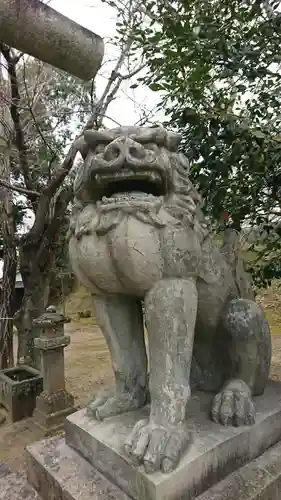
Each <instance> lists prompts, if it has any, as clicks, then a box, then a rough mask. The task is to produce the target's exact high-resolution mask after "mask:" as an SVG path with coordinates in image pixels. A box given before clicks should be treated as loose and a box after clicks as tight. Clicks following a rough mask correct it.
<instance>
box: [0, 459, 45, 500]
mask: <svg viewBox="0 0 281 500" xmlns="http://www.w3.org/2000/svg"><path fill="white" fill-rule="evenodd" d="M23 499H24V500H40V498H39V495H38V494H37V492H36V491H35V490H34V489H33V488H32V486H31V485H30V484H28V482H27V479H26V476H25V474H24V473H23V472H11V471H10V470H9V468H8V466H7V465H6V464H5V462H0V500H23Z"/></svg>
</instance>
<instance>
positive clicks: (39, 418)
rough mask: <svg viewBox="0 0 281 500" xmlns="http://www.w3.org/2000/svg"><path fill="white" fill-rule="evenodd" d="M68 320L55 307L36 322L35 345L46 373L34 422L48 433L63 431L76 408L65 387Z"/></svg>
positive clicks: (44, 373) (37, 402) (43, 372)
mask: <svg viewBox="0 0 281 500" xmlns="http://www.w3.org/2000/svg"><path fill="white" fill-rule="evenodd" d="M67 321H68V320H67V319H66V318H65V317H64V316H63V315H62V314H58V313H56V312H55V310H54V309H51V310H49V311H47V312H46V313H45V314H43V315H42V316H40V317H39V318H37V319H36V320H35V321H34V323H36V325H37V326H38V327H40V330H41V334H40V337H38V338H36V339H34V346H35V348H36V349H38V351H39V352H40V358H41V361H40V365H41V372H42V375H43V392H42V393H41V394H40V395H39V396H38V397H37V399H36V409H35V411H34V421H35V423H36V424H37V425H38V426H40V428H41V429H43V430H44V432H45V435H51V434H53V433H55V432H57V431H58V430H60V429H61V428H62V427H63V424H64V419H65V417H66V416H67V415H69V414H70V413H72V412H73V411H74V410H75V407H74V398H73V396H72V395H71V394H69V393H68V392H67V391H66V389H65V375H64V348H65V347H66V346H68V345H69V343H70V337H69V336H67V335H64V323H66V322H67Z"/></svg>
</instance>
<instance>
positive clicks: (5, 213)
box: [0, 60, 17, 369]
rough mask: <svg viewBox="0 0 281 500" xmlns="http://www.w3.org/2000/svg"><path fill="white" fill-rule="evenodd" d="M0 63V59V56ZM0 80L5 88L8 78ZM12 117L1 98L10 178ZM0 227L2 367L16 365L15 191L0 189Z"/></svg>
mask: <svg viewBox="0 0 281 500" xmlns="http://www.w3.org/2000/svg"><path fill="white" fill-rule="evenodd" d="M0 63H1V60H0ZM0 84H1V87H2V89H3V91H4V90H5V86H6V85H5V82H4V81H3V80H2V78H1V69H0ZM10 136H11V118H10V113H9V109H8V107H7V106H6V105H5V104H4V102H3V101H2V106H1V102H0V176H1V178H2V179H4V180H5V181H7V182H10ZM0 231H1V236H2V238H3V261H4V266H3V279H2V288H1V290H0V369H4V368H7V367H10V366H13V363H14V356H13V321H12V306H13V300H14V293H15V281H16V269H17V254H16V241H15V225H14V217H13V200H12V195H11V193H10V192H9V191H8V190H7V189H4V188H3V189H0Z"/></svg>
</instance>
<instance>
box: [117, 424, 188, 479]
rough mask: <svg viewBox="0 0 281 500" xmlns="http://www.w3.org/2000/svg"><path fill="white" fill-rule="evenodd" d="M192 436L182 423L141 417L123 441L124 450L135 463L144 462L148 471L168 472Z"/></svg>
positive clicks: (175, 465)
mask: <svg viewBox="0 0 281 500" xmlns="http://www.w3.org/2000/svg"><path fill="white" fill-rule="evenodd" d="M191 437H192V435H191V434H190V432H189V431H188V430H187V428H186V426H185V425H184V424H181V425H179V426H177V427H173V428H172V427H164V426H157V425H155V424H151V423H149V421H148V420H140V421H139V422H138V423H137V424H136V425H135V427H134V429H133V431H132V432H131V434H130V435H129V437H128V439H127V440H126V442H125V452H126V454H127V455H128V456H129V457H130V458H131V460H132V461H133V462H134V463H135V464H136V465H141V464H143V465H144V468H145V471H146V472H147V473H148V474H150V473H153V472H156V471H159V470H162V471H163V472H164V473H169V472H172V471H173V470H174V469H175V468H176V467H177V465H178V463H179V461H180V458H181V456H182V454H183V453H184V451H185V450H186V449H187V447H188V445H189V444H190V441H191Z"/></svg>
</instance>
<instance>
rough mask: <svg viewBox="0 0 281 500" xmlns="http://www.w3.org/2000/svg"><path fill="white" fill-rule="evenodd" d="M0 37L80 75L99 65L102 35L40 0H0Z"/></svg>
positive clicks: (93, 71)
mask: <svg viewBox="0 0 281 500" xmlns="http://www.w3.org/2000/svg"><path fill="white" fill-rule="evenodd" d="M0 13H1V17H0V33H1V40H2V41H3V42H4V43H6V44H7V45H11V46H12V47H15V48H16V49H18V50H20V51H22V52H25V53H27V54H30V55H32V56H34V57H37V58H38V59H41V60H42V61H44V62H47V63H48V64H51V65H53V66H55V67H57V68H60V69H62V70H64V71H67V72H68V73H70V74H72V75H75V76H78V77H79V78H82V79H85V80H90V79H91V78H94V76H95V74H96V73H97V71H98V70H99V68H100V65H101V62H102V58H103V53H104V45H103V41H102V39H101V38H100V37H99V36H98V35H96V34H95V33H92V32H91V31H89V30H87V29H86V28H84V27H82V26H80V25H79V24H77V23H75V22H74V21H71V20H70V19H68V18H67V17H65V16H63V15H62V14H61V13H60V12H57V11H56V10H54V9H52V8H51V7H50V6H49V5H45V4H44V3H43V2H41V1H39V0H33V1H30V0H0Z"/></svg>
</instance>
